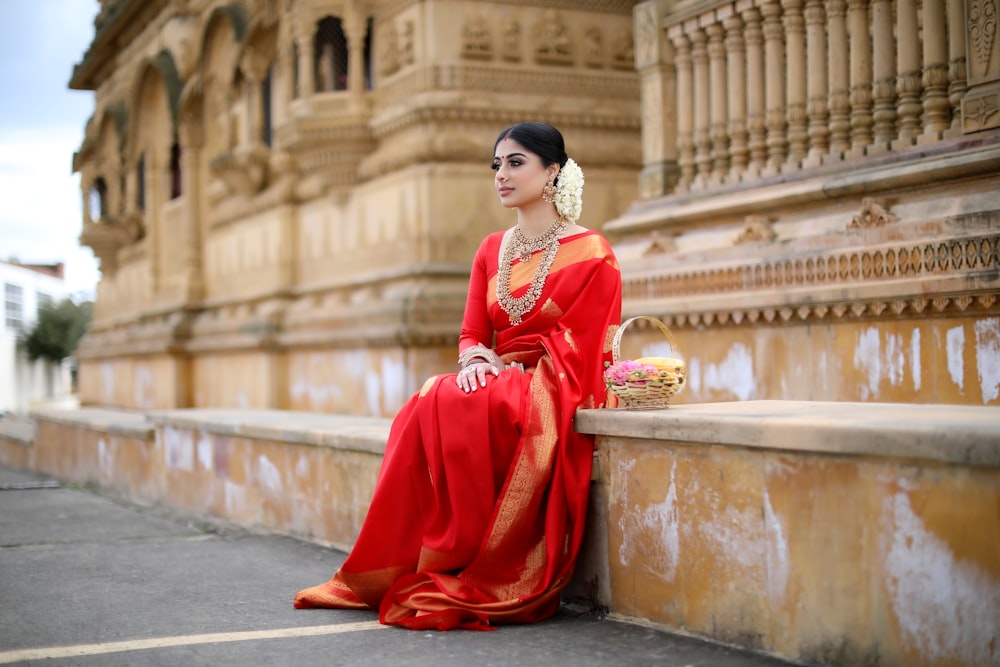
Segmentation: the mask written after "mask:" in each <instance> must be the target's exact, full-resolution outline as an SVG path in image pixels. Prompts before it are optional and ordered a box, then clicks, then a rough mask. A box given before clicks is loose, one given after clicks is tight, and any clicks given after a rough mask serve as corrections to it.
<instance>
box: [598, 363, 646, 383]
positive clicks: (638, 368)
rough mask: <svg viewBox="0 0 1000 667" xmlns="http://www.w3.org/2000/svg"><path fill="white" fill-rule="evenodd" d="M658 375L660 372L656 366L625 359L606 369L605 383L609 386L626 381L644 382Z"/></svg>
mask: <svg viewBox="0 0 1000 667" xmlns="http://www.w3.org/2000/svg"><path fill="white" fill-rule="evenodd" d="M657 376H658V372H657V370H656V367H655V366H652V365H650V364H640V363H636V362H635V361H631V360H623V361H619V362H617V363H614V364H611V365H610V366H608V367H607V368H606V369H605V371H604V384H605V385H607V386H609V387H610V386H614V385H624V384H625V383H626V382H643V381H645V380H648V379H650V378H655V377H657Z"/></svg>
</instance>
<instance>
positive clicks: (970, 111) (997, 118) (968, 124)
mask: <svg viewBox="0 0 1000 667" xmlns="http://www.w3.org/2000/svg"><path fill="white" fill-rule="evenodd" d="M997 126H1000V93H992V94H990V93H987V94H985V95H979V96H978V97H965V98H964V99H963V100H962V130H963V131H964V132H978V131H979V130H988V129H990V128H993V127H997Z"/></svg>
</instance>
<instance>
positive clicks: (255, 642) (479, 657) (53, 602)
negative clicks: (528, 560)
mask: <svg viewBox="0 0 1000 667" xmlns="http://www.w3.org/2000/svg"><path fill="white" fill-rule="evenodd" d="M343 557H344V556H343V554H342V553H340V552H337V551H334V550H331V549H327V548H324V547H322V546H320V545H316V544H311V543H307V542H303V541H299V540H295V539H292V538H288V537H284V536H278V535H264V534H258V533H254V532H251V531H247V530H244V529H242V528H238V527H234V526H231V525H226V524H221V523H214V522H211V523H210V522H205V521H201V520H196V519H194V518H192V517H190V516H185V515H182V514H180V513H177V512H174V511H171V510H167V509H165V508H162V507H141V506H137V505H134V504H130V503H126V502H124V501H121V500H118V499H115V498H112V497H109V496H106V495H102V494H100V493H98V492H95V491H93V490H88V489H81V488H74V487H68V486H62V485H59V484H58V482H56V481H54V480H48V479H45V478H42V477H39V476H36V475H31V474H26V473H20V472H15V471H12V470H9V469H6V468H2V467H0V664H19V665H36V664H40V663H41V662H42V661H45V664H51V665H102V666H103V665H171V666H173V665H186V666H187V665H241V666H242V665H297V666H299V665H308V664H321V665H359V666H367V665H372V666H374V665H393V666H395V667H405V666H419V665H434V666H435V667H438V666H443V667H449V666H460V665H461V666H464V665H475V666H476V667H490V666H498V667H499V666H507V665H518V666H522V665H523V666H533V667H548V666H562V665H573V666H574V667H576V666H580V667H589V666H595V667H596V666H598V665H599V666H601V667H607V666H609V665H657V666H664V667H696V666H697V667H709V666H711V667H780V666H782V665H786V666H787V665H789V664H792V663H788V662H784V661H781V660H777V659H773V658H770V657H766V656H761V655H756V654H751V653H746V652H742V651H737V650H734V649H729V648H726V647H721V646H717V645H713V644H708V643H705V642H702V641H699V640H696V639H692V638H687V637H681V636H677V635H672V634H668V633H665V632H660V631H657V630H654V629H650V628H646V627H642V626H639V625H633V624H629V623H622V622H617V621H613V620H607V619H605V620H601V619H599V618H596V617H594V616H589V615H581V614H575V613H573V612H571V611H569V610H566V611H564V612H563V613H561V614H560V615H558V616H557V617H555V618H553V619H551V620H549V621H546V622H544V623H539V624H537V625H531V626H505V627H501V628H500V629H499V630H498V631H497V632H485V633H479V632H464V631H455V632H446V633H441V632H412V631H408V630H401V629H398V628H387V627H385V626H381V625H379V624H378V621H377V617H376V616H375V615H374V614H373V613H369V612H352V611H344V610H295V609H293V608H292V605H291V600H292V596H293V595H294V594H295V592H296V591H298V590H299V589H300V588H303V587H305V586H309V585H312V584H316V583H318V582H320V581H323V580H325V579H326V578H328V577H329V576H330V575H331V574H332V572H333V571H334V569H336V567H337V565H338V564H339V563H340V562H341V561H342V559H343Z"/></svg>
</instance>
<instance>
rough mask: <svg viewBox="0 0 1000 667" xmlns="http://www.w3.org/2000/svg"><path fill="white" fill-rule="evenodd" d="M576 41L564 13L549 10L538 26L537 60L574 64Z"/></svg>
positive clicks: (536, 40)
mask: <svg viewBox="0 0 1000 667" xmlns="http://www.w3.org/2000/svg"><path fill="white" fill-rule="evenodd" d="M574 41H575V40H574V39H573V38H572V37H571V35H570V31H569V27H568V26H567V25H566V22H565V21H564V20H563V17H562V15H560V14H559V12H557V11H555V10H549V11H548V12H546V13H545V16H544V17H543V19H542V21H541V22H540V23H539V24H538V26H537V28H536V33H535V47H534V53H535V60H536V61H537V62H539V63H546V64H550V65H572V64H573V53H574Z"/></svg>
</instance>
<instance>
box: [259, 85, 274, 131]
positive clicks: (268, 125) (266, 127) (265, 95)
mask: <svg viewBox="0 0 1000 667" xmlns="http://www.w3.org/2000/svg"><path fill="white" fill-rule="evenodd" d="M273 70H274V65H272V66H270V67H268V68H267V75H266V76H265V77H264V80H263V81H261V83H260V106H261V110H260V134H261V136H260V140H261V141H262V142H263V143H264V145H265V146H268V147H270V146H271V133H272V118H271V74H272V72H273Z"/></svg>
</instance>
